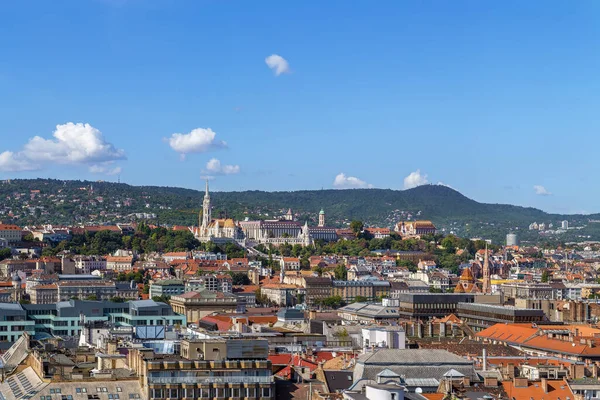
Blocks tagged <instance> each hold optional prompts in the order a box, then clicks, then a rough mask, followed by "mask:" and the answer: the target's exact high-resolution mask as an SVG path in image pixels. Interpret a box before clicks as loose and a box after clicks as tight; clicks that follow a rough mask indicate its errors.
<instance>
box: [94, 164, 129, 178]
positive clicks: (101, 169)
mask: <svg viewBox="0 0 600 400" xmlns="http://www.w3.org/2000/svg"><path fill="white" fill-rule="evenodd" d="M122 171H123V169H122V168H121V167H113V166H112V163H110V162H109V163H104V164H93V165H90V172H91V173H93V174H105V175H119V174H120V173H121V172H122Z"/></svg>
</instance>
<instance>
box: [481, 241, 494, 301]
mask: <svg viewBox="0 0 600 400" xmlns="http://www.w3.org/2000/svg"><path fill="white" fill-rule="evenodd" d="M481 291H482V292H483V293H485V294H490V293H492V285H491V282H490V262H489V259H488V247H487V243H486V244H485V256H484V258H483V288H482V290H481Z"/></svg>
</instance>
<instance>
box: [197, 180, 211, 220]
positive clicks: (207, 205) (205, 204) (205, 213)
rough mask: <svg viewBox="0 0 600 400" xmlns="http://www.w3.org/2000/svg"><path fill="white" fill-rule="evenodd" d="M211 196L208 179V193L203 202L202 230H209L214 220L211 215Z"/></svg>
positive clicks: (205, 194)
mask: <svg viewBox="0 0 600 400" xmlns="http://www.w3.org/2000/svg"><path fill="white" fill-rule="evenodd" d="M210 208H211V207H210V194H209V193H208V179H207V180H206V192H205V193H204V200H203V201H202V219H201V222H200V226H201V227H202V228H208V225H210V221H211V220H212V218H211V215H210Z"/></svg>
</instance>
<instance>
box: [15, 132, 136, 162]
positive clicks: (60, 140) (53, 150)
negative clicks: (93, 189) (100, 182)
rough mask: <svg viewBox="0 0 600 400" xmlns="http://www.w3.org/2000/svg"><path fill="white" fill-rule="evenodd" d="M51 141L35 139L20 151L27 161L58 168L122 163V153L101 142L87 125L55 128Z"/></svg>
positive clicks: (109, 144)
mask: <svg viewBox="0 0 600 400" xmlns="http://www.w3.org/2000/svg"><path fill="white" fill-rule="evenodd" d="M52 136H53V137H54V138H53V139H44V138H42V137H40V136H35V137H33V138H31V139H29V142H27V144H25V146H24V148H23V154H24V155H25V157H27V158H29V159H30V160H35V161H38V162H52V163H59V164H86V163H97V162H105V161H112V160H123V159H125V158H126V157H125V151H123V150H121V149H116V148H115V146H113V145H112V144H111V143H108V142H106V141H105V140H104V137H103V136H102V132H100V131H99V130H98V129H96V128H94V127H93V126H91V125H90V124H82V123H78V124H74V123H72V122H67V123H66V124H63V125H57V126H56V130H55V131H54V133H53V134H52Z"/></svg>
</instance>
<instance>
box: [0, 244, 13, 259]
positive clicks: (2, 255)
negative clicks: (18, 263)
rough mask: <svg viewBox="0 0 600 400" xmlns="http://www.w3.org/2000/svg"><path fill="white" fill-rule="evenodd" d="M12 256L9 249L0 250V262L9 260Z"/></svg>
mask: <svg viewBox="0 0 600 400" xmlns="http://www.w3.org/2000/svg"><path fill="white" fill-rule="evenodd" d="M11 256H12V251H11V250H10V248H8V247H6V248H4V249H0V261H2V260H5V259H7V258H10V257H11Z"/></svg>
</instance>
